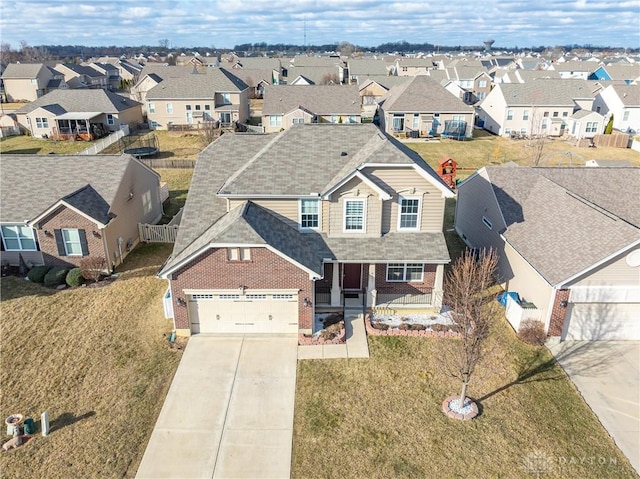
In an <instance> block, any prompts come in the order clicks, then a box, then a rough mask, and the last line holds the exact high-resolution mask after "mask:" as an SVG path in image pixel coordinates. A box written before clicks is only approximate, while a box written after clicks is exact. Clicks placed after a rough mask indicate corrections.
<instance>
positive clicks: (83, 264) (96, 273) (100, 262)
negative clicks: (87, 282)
mask: <svg viewBox="0 0 640 479" xmlns="http://www.w3.org/2000/svg"><path fill="white" fill-rule="evenodd" d="M106 265H107V262H106V260H105V259H104V258H103V257H101V256H87V257H86V258H83V259H81V260H80V271H81V272H82V277H83V278H84V279H91V280H93V281H95V282H96V283H97V282H98V281H99V280H100V276H101V275H102V272H103V271H104V269H105V266H106Z"/></svg>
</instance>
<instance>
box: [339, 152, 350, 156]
mask: <svg viewBox="0 0 640 479" xmlns="http://www.w3.org/2000/svg"><path fill="white" fill-rule="evenodd" d="M347 155H348V153H347V152H346V151H343V152H342V153H340V156H347Z"/></svg>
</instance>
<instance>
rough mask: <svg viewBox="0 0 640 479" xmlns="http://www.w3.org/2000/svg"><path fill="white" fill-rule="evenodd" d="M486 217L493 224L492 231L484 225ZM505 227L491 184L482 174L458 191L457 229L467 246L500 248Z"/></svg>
mask: <svg viewBox="0 0 640 479" xmlns="http://www.w3.org/2000/svg"><path fill="white" fill-rule="evenodd" d="M483 216H484V217H486V218H487V219H488V220H489V221H490V222H491V225H492V229H489V228H488V227H487V226H486V225H485V224H484V223H483V221H482V217H483ZM505 227H506V225H505V224H504V221H503V220H502V214H501V213H500V209H499V208H498V204H497V202H496V199H495V196H494V193H493V189H492V187H491V184H490V183H489V181H487V179H485V178H484V176H482V173H478V174H477V175H475V176H473V177H472V178H469V179H468V180H467V181H465V182H464V183H462V184H461V185H460V186H459V187H458V200H457V204H456V220H455V228H456V231H457V232H458V234H459V235H460V236H461V237H462V239H463V240H464V241H465V242H466V243H467V244H469V245H470V246H472V247H476V248H486V247H494V248H497V247H499V246H500V245H501V244H502V243H503V240H502V239H501V238H500V235H499V232H500V231H503V230H504V229H505Z"/></svg>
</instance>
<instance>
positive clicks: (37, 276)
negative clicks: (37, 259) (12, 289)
mask: <svg viewBox="0 0 640 479" xmlns="http://www.w3.org/2000/svg"><path fill="white" fill-rule="evenodd" d="M50 269H51V266H48V265H46V264H43V265H42V266H35V267H33V268H31V270H30V271H29V272H28V273H27V278H29V281H31V282H33V283H39V284H42V283H44V277H45V275H46V274H47V273H48V272H49V270H50Z"/></svg>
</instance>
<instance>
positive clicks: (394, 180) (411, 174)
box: [365, 168, 445, 233]
mask: <svg viewBox="0 0 640 479" xmlns="http://www.w3.org/2000/svg"><path fill="white" fill-rule="evenodd" d="M365 172H366V173H367V174H370V175H372V176H374V177H376V178H378V179H380V181H382V182H383V183H384V184H386V185H388V186H389V187H391V189H392V190H393V191H394V192H395V193H394V195H393V199H392V200H390V201H385V202H384V206H383V208H382V233H388V232H391V231H397V228H398V209H399V204H398V197H399V196H408V197H421V198H422V216H421V218H420V231H421V232H440V231H442V225H443V224H442V222H443V218H444V205H445V199H444V197H443V196H442V193H441V191H440V190H439V189H438V188H436V187H435V186H434V185H433V184H432V183H430V182H429V181H427V180H426V179H424V178H423V177H422V176H420V175H419V174H418V173H417V172H416V171H415V170H414V169H413V168H397V169H396V168H377V169H373V168H367V169H365ZM414 189H415V193H412V192H413V190H414Z"/></svg>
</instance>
